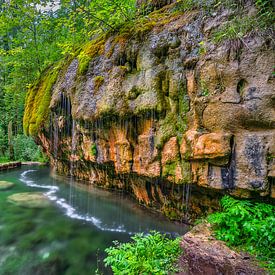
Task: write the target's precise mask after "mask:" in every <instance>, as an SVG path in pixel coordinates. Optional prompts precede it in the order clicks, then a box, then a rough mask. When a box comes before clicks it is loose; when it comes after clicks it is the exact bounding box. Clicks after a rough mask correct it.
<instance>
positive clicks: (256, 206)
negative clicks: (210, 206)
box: [208, 196, 275, 269]
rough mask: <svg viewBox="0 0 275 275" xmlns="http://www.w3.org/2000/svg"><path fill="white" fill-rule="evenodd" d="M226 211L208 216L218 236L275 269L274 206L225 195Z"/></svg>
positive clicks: (224, 205)
mask: <svg viewBox="0 0 275 275" xmlns="http://www.w3.org/2000/svg"><path fill="white" fill-rule="evenodd" d="M221 206H222V208H223V211H222V212H220V213H214V214H212V215H210V216H209V217H208V221H209V222H210V223H211V224H213V225H214V231H215V234H216V237H217V239H219V240H222V241H225V242H227V244H228V245H229V246H234V247H237V248H240V249H242V250H246V251H248V252H250V253H251V254H254V255H256V256H257V258H258V259H259V260H262V261H265V263H266V265H267V266H268V267H269V268H271V269H275V206H273V205H269V204H265V203H257V202H256V203H252V202H250V201H248V200H236V199H233V198H232V197H229V196H225V197H223V198H222V200H221Z"/></svg>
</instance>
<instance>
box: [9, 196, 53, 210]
mask: <svg viewBox="0 0 275 275" xmlns="http://www.w3.org/2000/svg"><path fill="white" fill-rule="evenodd" d="M8 201H9V202H11V203H13V204H15V205H17V206H22V207H26V208H45V207H49V206H50V205H51V203H50V201H49V200H48V198H47V197H46V196H45V195H44V194H43V193H40V192H26V193H17V194H13V195H11V196H9V197H8Z"/></svg>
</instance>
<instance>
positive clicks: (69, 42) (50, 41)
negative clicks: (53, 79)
mask: <svg viewBox="0 0 275 275" xmlns="http://www.w3.org/2000/svg"><path fill="white" fill-rule="evenodd" d="M134 16H135V0H125V1H120V0H62V1H56V0H0V107H1V110H0V149H1V150H0V155H1V156H3V155H6V154H8V152H7V148H8V125H9V123H11V125H12V135H13V136H17V135H22V133H23V127H22V118H23V112H24V100H25V95H26V91H27V89H28V87H29V86H30V85H31V83H33V82H34V80H35V79H37V78H38V77H39V76H40V74H41V73H42V72H43V70H45V68H47V67H48V66H49V65H50V64H52V63H54V62H55V61H57V60H59V59H60V58H62V56H64V55H69V54H71V53H72V52H74V51H75V49H76V48H78V47H79V45H81V44H84V43H85V42H87V41H88V40H90V39H92V37H94V36H96V35H98V34H99V33H102V32H109V31H115V30H116V29H117V28H118V27H119V26H120V25H121V24H123V23H124V22H125V21H127V20H130V19H132V18H133V17H134Z"/></svg>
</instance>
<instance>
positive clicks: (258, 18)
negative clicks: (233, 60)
mask: <svg viewBox="0 0 275 275" xmlns="http://www.w3.org/2000/svg"><path fill="white" fill-rule="evenodd" d="M254 2H255V6H256V8H257V9H258V11H257V13H256V14H254V15H247V16H244V15H243V13H244V11H243V8H241V9H240V11H239V13H238V14H236V15H235V16H233V17H232V18H229V20H228V21H227V22H226V23H225V24H223V25H222V26H221V27H220V28H219V29H218V30H216V31H215V32H214V33H213V35H212V40H213V42H215V43H220V42H222V41H224V40H234V39H241V40H242V38H243V37H244V36H245V35H247V34H249V33H251V32H252V31H253V32H257V31H258V32H259V31H261V32H263V31H267V30H268V29H272V26H274V11H273V7H272V3H271V2H272V1H269V0H255V1H254Z"/></svg>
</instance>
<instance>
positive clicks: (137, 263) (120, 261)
mask: <svg viewBox="0 0 275 275" xmlns="http://www.w3.org/2000/svg"><path fill="white" fill-rule="evenodd" d="M132 240H133V241H132V242H129V243H122V244H120V243H118V242H114V244H115V246H114V247H109V248H107V249H106V250H105V251H106V252H107V254H108V256H107V258H106V259H105V260H104V262H105V265H106V266H111V268H112V270H113V272H114V274H120V275H122V274H168V273H169V272H176V271H177V267H176V263H175V262H176V261H177V258H178V256H179V255H180V253H181V248H180V246H179V242H180V238H176V239H170V238H168V237H167V236H165V235H162V234H160V233H158V232H151V233H150V234H149V235H144V234H142V233H141V234H136V235H134V236H133V237H132Z"/></svg>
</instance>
